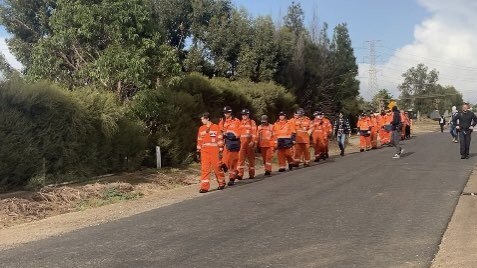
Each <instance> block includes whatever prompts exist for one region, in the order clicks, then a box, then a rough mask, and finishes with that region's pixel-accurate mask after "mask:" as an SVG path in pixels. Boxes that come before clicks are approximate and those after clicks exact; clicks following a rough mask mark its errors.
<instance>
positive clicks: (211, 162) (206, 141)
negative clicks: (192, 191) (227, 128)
mask: <svg viewBox="0 0 477 268" xmlns="http://www.w3.org/2000/svg"><path fill="white" fill-rule="evenodd" d="M200 120H201V121H202V126H201V127H200V128H199V131H198V133H197V153H198V154H199V155H200V190H199V192H200V193H207V192H208V191H209V188H210V173H211V171H213V172H214V173H215V177H216V178H217V182H218V184H219V188H217V189H218V190H222V189H224V187H225V175H224V172H223V171H222V170H221V168H220V154H221V153H222V151H223V150H224V141H223V137H222V135H221V131H220V127H219V126H218V125H216V124H214V123H212V122H211V121H210V115H209V113H204V114H203V115H202V117H201V118H200Z"/></svg>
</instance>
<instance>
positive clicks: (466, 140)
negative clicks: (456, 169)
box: [459, 130, 472, 156]
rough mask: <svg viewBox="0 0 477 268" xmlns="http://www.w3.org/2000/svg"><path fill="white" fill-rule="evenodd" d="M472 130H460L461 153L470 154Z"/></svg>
mask: <svg viewBox="0 0 477 268" xmlns="http://www.w3.org/2000/svg"><path fill="white" fill-rule="evenodd" d="M471 135H472V132H470V131H468V130H467V131H459V139H460V155H463V156H466V155H469V147H470V139H471V137H472V136H471Z"/></svg>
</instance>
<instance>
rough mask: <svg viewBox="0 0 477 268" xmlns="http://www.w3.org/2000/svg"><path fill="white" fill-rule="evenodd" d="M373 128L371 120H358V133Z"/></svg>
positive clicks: (367, 118)
mask: <svg viewBox="0 0 477 268" xmlns="http://www.w3.org/2000/svg"><path fill="white" fill-rule="evenodd" d="M372 127H373V124H372V122H371V120H370V119H369V117H367V116H366V117H364V118H363V117H360V118H359V120H358V130H360V131H368V130H371V128H372Z"/></svg>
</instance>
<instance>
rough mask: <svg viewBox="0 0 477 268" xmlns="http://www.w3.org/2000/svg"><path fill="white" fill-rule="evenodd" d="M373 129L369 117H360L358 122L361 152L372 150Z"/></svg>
mask: <svg viewBox="0 0 477 268" xmlns="http://www.w3.org/2000/svg"><path fill="white" fill-rule="evenodd" d="M372 127H373V125H372V123H371V120H370V119H369V117H367V116H365V117H360V118H359V120H358V131H359V135H360V136H359V147H360V149H361V150H365V149H366V150H368V149H370V148H371V128H372Z"/></svg>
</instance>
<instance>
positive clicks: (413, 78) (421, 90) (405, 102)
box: [398, 63, 439, 112]
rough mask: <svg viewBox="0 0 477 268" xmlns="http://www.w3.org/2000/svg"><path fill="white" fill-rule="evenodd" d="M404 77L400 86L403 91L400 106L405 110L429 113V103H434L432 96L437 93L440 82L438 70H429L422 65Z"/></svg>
mask: <svg viewBox="0 0 477 268" xmlns="http://www.w3.org/2000/svg"><path fill="white" fill-rule="evenodd" d="M402 77H403V78H404V81H403V82H402V84H401V85H399V86H398V88H399V90H400V91H401V96H400V99H401V102H400V105H401V106H403V108H405V109H414V110H418V111H421V112H428V111H429V109H430V105H429V101H431V102H432V100H431V99H432V98H433V96H432V95H431V94H432V93H434V92H435V89H436V87H437V81H438V80H439V73H438V72H437V70H436V69H433V70H429V68H428V67H427V66H426V65H424V64H423V63H420V64H418V65H417V66H415V67H411V68H410V69H409V70H407V71H406V72H405V73H403V74H402ZM431 107H432V105H431Z"/></svg>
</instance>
